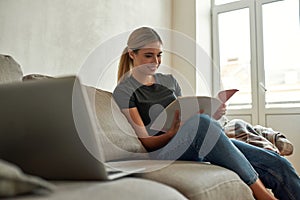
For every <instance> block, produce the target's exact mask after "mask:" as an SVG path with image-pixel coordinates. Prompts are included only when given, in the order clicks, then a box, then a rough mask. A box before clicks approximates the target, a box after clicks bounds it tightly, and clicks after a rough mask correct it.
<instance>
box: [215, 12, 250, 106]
mask: <svg viewBox="0 0 300 200" xmlns="http://www.w3.org/2000/svg"><path fill="white" fill-rule="evenodd" d="M218 18H219V46H220V73H221V76H220V77H221V84H223V85H222V87H223V88H224V89H231V88H237V89H239V90H240V91H239V92H238V93H236V94H235V95H234V96H233V97H232V99H230V102H229V103H230V104H229V106H230V108H231V109H232V108H250V107H251V105H252V100H251V66H250V61H251V56H250V24H249V9H248V8H245V9H241V10H235V11H231V12H226V13H222V14H219V15H218Z"/></svg>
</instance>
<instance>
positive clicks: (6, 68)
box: [0, 54, 23, 84]
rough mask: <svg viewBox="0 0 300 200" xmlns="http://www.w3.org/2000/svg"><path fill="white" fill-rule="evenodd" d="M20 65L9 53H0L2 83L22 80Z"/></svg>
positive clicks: (0, 81)
mask: <svg viewBox="0 0 300 200" xmlns="http://www.w3.org/2000/svg"><path fill="white" fill-rule="evenodd" d="M22 76H23V73H22V70H21V67H20V65H19V64H18V63H17V62H16V61H15V60H14V59H13V58H12V57H11V56H8V55H2V54H0V84H2V83H9V82H14V81H21V80H22Z"/></svg>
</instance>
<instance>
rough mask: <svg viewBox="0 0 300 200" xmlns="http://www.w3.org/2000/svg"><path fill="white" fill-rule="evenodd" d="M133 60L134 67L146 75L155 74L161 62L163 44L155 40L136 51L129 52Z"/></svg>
mask: <svg viewBox="0 0 300 200" xmlns="http://www.w3.org/2000/svg"><path fill="white" fill-rule="evenodd" d="M129 55H130V57H131V59H132V60H133V67H134V68H133V69H134V70H136V71H137V70H138V72H141V73H143V74H145V75H153V74H154V73H155V72H156V70H157V68H158V67H159V65H160V63H161V56H162V44H161V43H160V42H153V43H151V44H148V45H145V46H144V47H143V48H141V49H139V50H138V51H137V52H136V53H134V52H133V51H130V52H129Z"/></svg>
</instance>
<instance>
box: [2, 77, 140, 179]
mask: <svg viewBox="0 0 300 200" xmlns="http://www.w3.org/2000/svg"><path fill="white" fill-rule="evenodd" d="M0 96H1V97H0V159H3V160H7V161H9V162H12V163H15V164H16V165H18V166H19V167H20V168H21V169H22V170H23V171H24V172H25V173H28V174H32V175H36V176H40V177H42V178H45V179H52V180H71V179H72V180H74V179H76V180H111V179H115V178H120V177H123V176H126V175H129V174H132V173H134V172H139V171H141V170H143V169H142V168H134V167H133V168H132V169H130V170H125V171H120V170H117V171H116V170H113V169H110V170H107V166H106V165H105V164H104V156H103V155H102V152H101V147H100V142H99V141H98V137H97V136H96V131H97V129H96V121H95V117H94V114H93V112H92V111H91V106H90V104H89V101H88V97H87V93H86V90H85V87H83V86H82V85H81V84H80V82H79V79H78V78H76V77H64V78H55V79H43V80H34V81H26V82H17V83H10V84H3V85H0ZM99 160H100V161H102V162H100V161H99Z"/></svg>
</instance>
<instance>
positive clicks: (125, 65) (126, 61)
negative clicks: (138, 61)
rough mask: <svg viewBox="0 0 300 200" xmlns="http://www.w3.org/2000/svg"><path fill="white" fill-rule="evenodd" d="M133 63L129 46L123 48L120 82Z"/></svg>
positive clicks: (119, 72)
mask: <svg viewBox="0 0 300 200" xmlns="http://www.w3.org/2000/svg"><path fill="white" fill-rule="evenodd" d="M131 65H132V60H131V58H130V56H129V53H128V47H126V48H125V49H124V50H123V53H122V56H121V58H120V62H119V69H118V82H119V81H121V80H122V79H123V78H124V77H123V76H124V75H125V74H126V73H127V72H129V71H130V67H131Z"/></svg>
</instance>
